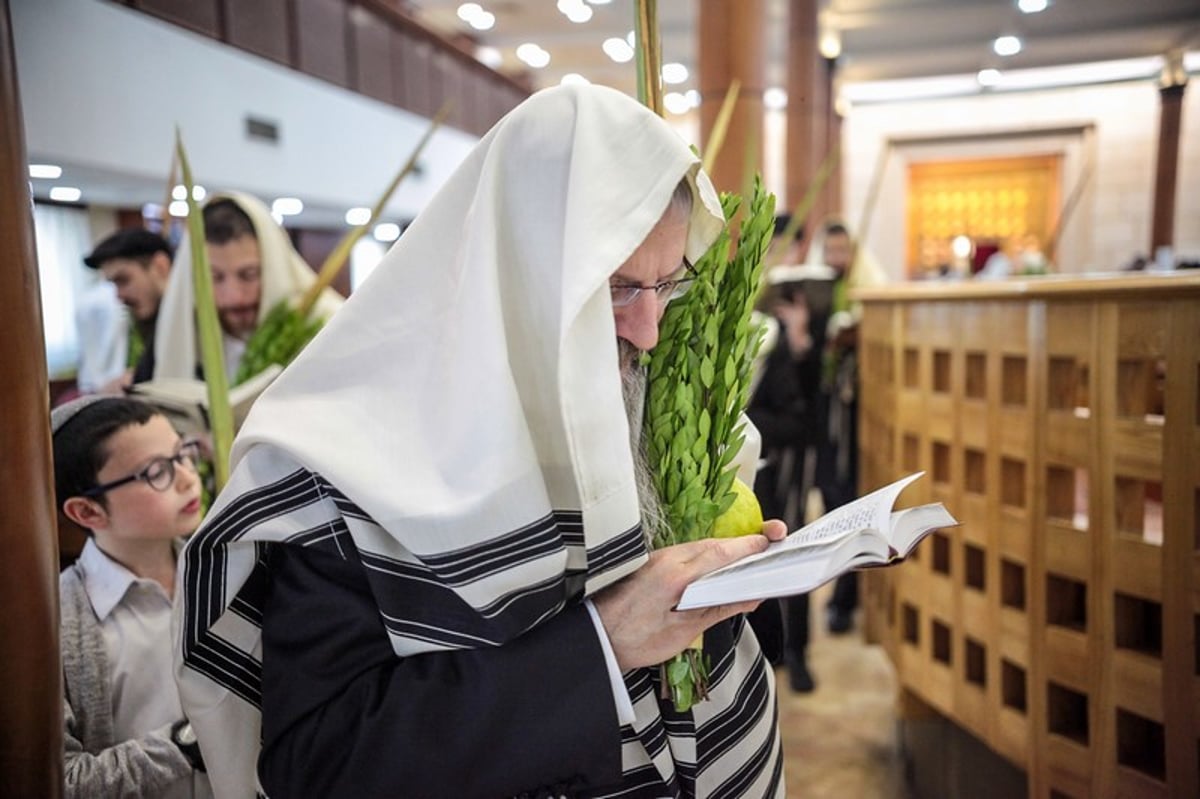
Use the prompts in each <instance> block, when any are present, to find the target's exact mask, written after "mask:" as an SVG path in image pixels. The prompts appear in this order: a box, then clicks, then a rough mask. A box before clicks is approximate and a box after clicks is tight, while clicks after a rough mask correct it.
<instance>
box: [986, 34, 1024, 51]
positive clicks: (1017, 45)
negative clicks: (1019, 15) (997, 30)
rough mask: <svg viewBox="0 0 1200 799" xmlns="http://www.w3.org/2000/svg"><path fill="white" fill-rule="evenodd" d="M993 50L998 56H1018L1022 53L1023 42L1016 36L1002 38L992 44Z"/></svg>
mask: <svg viewBox="0 0 1200 799" xmlns="http://www.w3.org/2000/svg"><path fill="white" fill-rule="evenodd" d="M992 50H994V51H995V53H996V55H1004V56H1008V55H1016V54H1017V53H1019V52H1021V40H1020V39H1018V38H1017V37H1016V36H1000V37H997V39H996V41H994V42H992Z"/></svg>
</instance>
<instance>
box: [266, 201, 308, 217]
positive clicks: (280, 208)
mask: <svg viewBox="0 0 1200 799" xmlns="http://www.w3.org/2000/svg"><path fill="white" fill-rule="evenodd" d="M303 210H304V203H302V202H301V201H300V198H299V197H279V198H277V199H276V200H275V202H273V203H271V213H273V214H279V215H280V216H295V215H296V214H298V213H300V212H301V211H303Z"/></svg>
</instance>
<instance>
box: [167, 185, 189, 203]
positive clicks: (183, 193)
mask: <svg viewBox="0 0 1200 799" xmlns="http://www.w3.org/2000/svg"><path fill="white" fill-rule="evenodd" d="M171 199H172V200H186V199H187V187H186V186H184V185H183V184H182V183H176V184H175V186H174V188H172V189H171Z"/></svg>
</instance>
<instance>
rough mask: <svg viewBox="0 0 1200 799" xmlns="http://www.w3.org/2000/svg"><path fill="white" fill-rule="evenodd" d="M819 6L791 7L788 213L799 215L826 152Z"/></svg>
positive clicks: (793, 2)
mask: <svg viewBox="0 0 1200 799" xmlns="http://www.w3.org/2000/svg"><path fill="white" fill-rule="evenodd" d="M817 5H818V3H817V0H790V2H789V3H788V43H787V53H788V56H787V58H788V61H787V96H788V105H787V150H786V156H787V157H786V160H785V162H784V163H785V164H786V169H787V181H786V183H785V185H786V186H787V199H786V204H785V205H784V208H785V209H786V210H787V211H792V210H794V209H795V207H796V204H797V203H798V202H800V199H801V198H802V197H803V196H804V193H805V191H806V190H807V189H808V187H809V184H811V183H812V179H813V175H814V174H815V173H816V171H817V167H818V166H819V165H820V163H821V158H822V157H823V156H824V152H825V150H826V147H825V140H826V136H827V129H826V113H825V107H826V106H827V104H828V100H827V99H824V100H823V95H824V94H825V91H824V87H825V82H826V77H825V74H826V70H825V65H824V63H823V61H824V59H823V58H822V57H821V53H820V52H819V51H818V49H817V41H818V38H819V35H820V33H819V30H818V26H817ZM821 204H823V203H820V202H818V205H821ZM813 211H814V213H813V214H811V215H810V216H809V219H810V220H817V219H820V216H819V214H820V211H819V210H818V209H817V208H815V207H814V208H813ZM809 227H811V225H810V226H809ZM804 238H805V240H806V241H811V240H812V230H806V231H804ZM805 249H807V246H806V247H805Z"/></svg>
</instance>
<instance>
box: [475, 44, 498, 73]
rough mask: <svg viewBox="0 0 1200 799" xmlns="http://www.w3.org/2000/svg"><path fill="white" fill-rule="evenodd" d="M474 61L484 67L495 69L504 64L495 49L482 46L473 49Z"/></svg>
mask: <svg viewBox="0 0 1200 799" xmlns="http://www.w3.org/2000/svg"><path fill="white" fill-rule="evenodd" d="M475 60H476V61H478V62H479V63H481V64H483V65H484V66H487V67H491V68H492V69H496V68H498V67H499V66H500V65H501V64H503V63H504V56H503V55H501V54H500V51H499V50H498V49H496V48H495V47H490V46H488V45H486V44H483V45H480V46H479V47H476V48H475Z"/></svg>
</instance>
